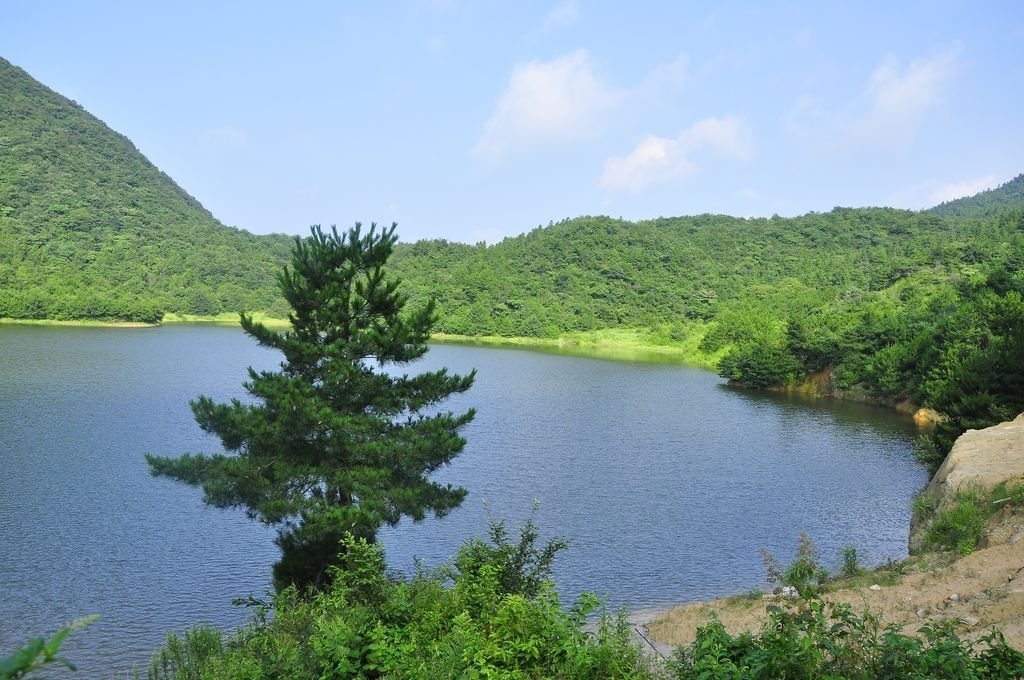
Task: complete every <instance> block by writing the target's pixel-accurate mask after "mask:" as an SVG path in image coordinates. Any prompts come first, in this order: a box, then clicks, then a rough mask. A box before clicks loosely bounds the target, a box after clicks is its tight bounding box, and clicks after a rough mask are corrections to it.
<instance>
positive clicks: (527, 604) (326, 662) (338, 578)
mask: <svg viewBox="0 0 1024 680" xmlns="http://www.w3.org/2000/svg"><path fill="white" fill-rule="evenodd" d="M491 533H492V535H499V536H501V537H502V539H501V540H500V541H499V542H497V543H494V542H492V543H485V542H483V541H474V542H473V543H471V544H466V545H464V546H463V547H462V549H461V550H460V552H459V555H458V557H457V558H456V560H455V565H454V566H453V567H446V568H441V569H438V570H436V571H433V572H421V573H418V574H416V575H415V576H414V577H413V578H411V579H409V580H400V579H395V578H392V577H389V576H388V575H387V574H386V572H385V566H384V556H383V553H382V552H381V550H380V548H379V547H378V546H374V545H371V544H369V543H367V542H366V541H364V540H360V539H355V538H353V537H351V536H348V537H345V538H344V539H343V541H342V544H341V546H339V547H340V549H341V552H342V555H343V556H344V563H343V564H342V565H340V567H339V568H338V569H337V570H336V571H335V572H334V573H335V578H334V579H333V580H332V584H331V586H330V588H329V589H327V590H325V591H323V592H321V593H317V594H316V595H315V596H313V597H311V598H304V597H301V596H300V595H299V594H298V593H297V591H295V590H294V589H288V590H285V591H284V592H282V593H280V594H278V596H277V597H276V598H275V600H274V603H273V610H272V614H273V616H270V614H271V610H270V609H269V608H268V607H266V606H262V607H261V608H260V609H259V610H258V614H257V617H256V619H255V620H254V621H253V622H252V623H251V624H250V625H249V626H247V627H246V628H244V629H242V630H240V631H239V632H238V633H237V634H236V635H234V636H232V637H230V638H229V639H228V640H227V641H226V643H225V644H224V645H223V646H220V645H216V644H212V643H211V642H210V641H209V640H208V639H207V636H205V635H202V634H198V633H187V634H186V635H185V636H184V637H180V638H179V637H177V636H174V637H171V638H169V641H168V644H167V645H165V647H164V648H163V649H162V650H160V652H158V653H157V654H156V655H155V656H154V660H153V664H152V665H151V666H150V669H149V672H148V676H149V678H151V679H152V680H156V679H158V678H159V679H163V678H204V679H207V680H214V679H227V678H251V679H253V680H256V679H258V678H268V679H269V678H274V679H275V680H277V679H278V678H396V679H398V678H417V679H420V680H431V679H438V680H440V679H450V680H455V679H456V678H509V679H512V678H537V679H540V678H564V679H565V680H571V679H573V678H579V679H580V680H590V679H591V678H608V679H609V680H612V679H615V678H622V679H623V680H625V679H630V678H637V679H640V678H653V677H656V676H655V674H654V671H653V668H652V664H651V660H650V659H647V658H645V657H644V656H643V654H642V653H641V652H640V649H639V647H638V645H637V641H636V640H635V639H634V638H633V637H632V635H631V630H630V626H629V623H628V621H627V620H626V619H625V617H624V616H613V615H610V614H608V613H604V614H603V615H602V616H601V618H600V620H599V622H598V623H597V625H596V626H594V629H593V630H592V631H589V630H586V629H585V626H586V625H587V623H588V617H589V616H590V615H591V614H593V613H596V612H597V610H598V607H599V604H600V603H599V601H598V600H597V598H595V597H594V596H592V595H583V596H581V597H580V598H579V599H578V600H577V602H576V603H574V605H573V606H571V607H569V608H565V607H562V606H561V604H560V602H559V599H558V596H557V594H556V593H555V591H554V586H553V584H552V583H551V582H550V580H549V567H550V561H548V562H547V563H546V566H545V565H542V564H541V563H539V562H537V561H535V560H531V559H528V560H526V561H525V562H523V563H517V562H516V561H515V560H512V561H510V560H509V557H510V556H511V555H513V554H518V555H544V554H549V553H550V554H551V555H553V553H552V552H551V550H552V548H553V549H554V550H555V551H557V549H558V548H557V545H555V544H554V543H548V544H547V545H545V546H541V545H539V544H538V543H537V534H536V531H535V529H533V528H532V522H528V523H527V525H526V526H524V527H522V528H521V530H520V537H519V541H518V542H516V543H512V542H511V541H508V540H506V538H507V537H506V536H505V533H504V528H503V527H501V528H499V526H498V525H492V532H491ZM535 579H539V580H536V581H535ZM512 584H520V585H522V586H523V587H522V588H517V587H510V586H511V585H512ZM197 631H202V629H197ZM193 647H194V648H195V651H196V653H192V648H193Z"/></svg>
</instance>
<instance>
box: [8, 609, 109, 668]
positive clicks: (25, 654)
mask: <svg viewBox="0 0 1024 680" xmlns="http://www.w3.org/2000/svg"><path fill="white" fill-rule="evenodd" d="M98 618H99V615H98V614H93V615H92V616H86V617H84V618H81V619H78V620H77V621H74V622H72V623H71V624H69V625H67V626H65V627H64V628H61V629H60V630H59V631H57V632H56V633H55V634H54V635H53V637H51V638H50V639H49V640H47V639H45V638H39V637H37V638H32V639H31V640H29V641H28V642H26V643H25V644H24V645H22V647H21V648H19V649H18V650H16V651H15V652H14V654H12V655H10V656H8V657H4V658H2V659H0V680H16V679H17V678H24V677H26V676H28V675H29V674H30V673H33V672H35V671H38V670H40V669H42V668H43V667H45V666H62V667H64V668H67V669H69V670H72V671H74V670H77V669H76V668H75V665H74V664H73V663H71V662H70V661H68V660H67V659H65V658H64V657H62V656H57V655H58V654H59V653H60V647H61V645H62V644H64V641H65V640H66V639H67V638H68V636H69V635H71V633H74V632H75V631H78V630H81V629H83V628H85V627H86V626H88V625H89V624H91V623H92V622H93V621H95V620H96V619H98Z"/></svg>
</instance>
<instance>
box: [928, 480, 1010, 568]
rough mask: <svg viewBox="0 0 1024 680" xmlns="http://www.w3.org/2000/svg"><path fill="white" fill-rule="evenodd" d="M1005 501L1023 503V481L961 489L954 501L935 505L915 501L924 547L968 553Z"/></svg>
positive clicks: (962, 553) (977, 542) (981, 536)
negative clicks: (993, 486) (938, 505)
mask: <svg viewBox="0 0 1024 680" xmlns="http://www.w3.org/2000/svg"><path fill="white" fill-rule="evenodd" d="M1003 503H1009V505H1010V507H1016V506H1018V505H1019V504H1021V503H1024V484H1016V485H1013V486H1009V487H1008V486H1007V485H1006V483H1005V482H1004V483H1002V484H999V485H998V486H996V487H995V488H994V489H992V490H990V491H981V490H979V489H977V488H963V489H958V490H957V492H956V493H955V494H954V495H953V503H952V504H951V505H950V506H949V507H946V508H936V507H935V505H934V502H932V503H930V504H926V503H924V502H921V503H920V507H917V505H915V518H916V519H917V521H920V522H923V523H924V525H925V529H924V534H923V541H922V547H923V548H924V549H925V550H955V551H956V552H958V553H960V554H961V555H969V554H970V553H972V552H974V550H975V549H976V548H977V547H978V545H979V543H980V542H981V539H982V538H983V537H984V535H985V527H986V524H987V522H988V520H989V518H991V517H992V515H994V514H995V513H996V512H997V511H999V509H1000V508H1002V507H1003Z"/></svg>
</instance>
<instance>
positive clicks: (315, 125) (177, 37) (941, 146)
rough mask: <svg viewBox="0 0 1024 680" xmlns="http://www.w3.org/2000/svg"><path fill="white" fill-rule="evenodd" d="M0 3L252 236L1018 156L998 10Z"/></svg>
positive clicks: (911, 204) (951, 179)
mask: <svg viewBox="0 0 1024 680" xmlns="http://www.w3.org/2000/svg"><path fill="white" fill-rule="evenodd" d="M0 10H2V11H0V57H3V58H5V59H7V60H8V61H10V62H11V63H13V64H15V65H16V66H19V67H21V68H23V69H25V70H26V71H27V72H28V73H29V74H30V75H31V76H32V77H34V78H35V79H37V80H39V81H40V82H42V83H43V84H45V85H46V86H48V87H50V88H51V89H53V90H55V91H57V92H59V93H61V94H63V95H65V96H67V97H69V98H71V99H73V100H75V101H76V102H78V103H79V104H80V105H81V106H83V107H84V108H85V109H86V110H87V111H89V112H90V113H91V114H93V115H95V116H96V117H98V118H99V119H101V120H102V121H103V122H105V123H106V124H107V125H108V126H109V127H111V128H112V129H114V130H116V131H117V132H119V133H121V134H123V135H125V136H127V137H128V138H129V139H131V140H132V141H133V142H134V144H135V145H136V147H137V148H138V149H139V150H140V151H141V152H142V153H143V154H145V156H146V157H147V158H148V159H149V160H150V161H151V162H152V163H153V164H154V165H156V166H157V167H158V168H160V169H161V170H163V171H164V172H165V173H167V174H168V175H169V176H170V177H171V178H172V179H174V180H175V181H176V182H177V183H178V184H179V185H180V186H181V187H182V188H184V189H185V190H186V191H187V192H188V193H190V194H191V195H192V196H194V197H195V198H197V199H198V200H199V201H200V202H201V203H202V204H203V205H204V206H205V207H206V208H207V209H208V210H210V212H212V213H213V215H214V216H215V217H216V218H217V219H218V220H220V221H221V222H222V223H224V224H227V225H230V226H234V227H238V228H242V229H246V230H248V231H250V232H253V233H258V234H262V233H270V232H283V233H289V234H303V235H304V234H308V233H309V227H310V226H311V225H314V224H321V225H324V226H328V225H332V224H336V225H338V226H339V227H347V226H350V225H351V224H353V223H355V222H362V223H363V224H369V223H371V222H377V223H379V224H383V225H390V224H391V223H392V222H397V223H398V232H397V233H398V235H399V237H400V239H401V240H402V241H416V240H419V239H447V240H449V241H458V242H462V243H478V242H481V241H485V242H487V243H495V242H498V241H500V240H501V239H503V238H505V237H508V236H515V235H518V234H521V233H524V232H528V231H530V230H532V229H534V228H536V227H538V226H545V225H547V224H549V223H551V222H557V221H559V220H562V219H565V218H572V217H577V216H581V215H609V216H611V217H621V218H624V219H627V220H642V219H650V218H657V217H672V216H679V215H695V214H701V213H721V214H727V215H733V216H738V217H770V216H772V215H773V214H778V215H781V216H794V215H801V214H805V213H808V212H811V211H818V212H825V211H828V210H831V209H832V208H833V207H835V206H844V207H863V206H892V207H897V208H907V209H912V210H918V209H922V208H926V207H929V206H932V205H935V204H937V203H940V202H942V201H945V200H950V199H953V198H956V197H959V196H965V195H971V194H974V193H977V192H978V191H981V190H984V189H987V188H993V187H995V186H998V185H1000V184H1002V183H1004V182H1006V181H1009V180H1010V179H1013V178H1014V177H1015V176H1017V175H1018V174H1020V173H1021V172H1024V134H1022V125H1021V123H1022V122H1024V48H1022V45H1024V2H1020V1H1019V0H1004V1H986V0H970V1H964V2H960V1H956V0H949V1H946V0H928V1H927V2H915V1H909V0H908V1H905V2H900V1H892V0H887V1H885V2H874V1H868V0H866V1H860V2H838V1H837V2H831V1H827V2H822V1H821V0H814V1H812V2H772V1H764V2H760V1H759V2H753V1H751V2H730V1H729V0H725V1H722V2H713V3H706V2H692V1H684V0H671V1H670V0H666V1H664V2H653V1H645V0H634V1H633V2H628V3H626V2H616V1H612V0H606V1H588V0H548V1H546V2H534V1H530V0H519V1H516V2H491V1H487V0H393V1H381V2H355V1H351V2H346V1H343V0H334V1H329V0H293V1H291V2H280V1H277V2H262V1H260V0H249V1H246V2H241V1H231V0H222V1H218V2H212V1H210V0H201V1H194V0H176V1H175V2H160V3H157V2H140V1H139V0H130V1H116V2H115V1H105V0H90V1H88V2H84V1H81V0H48V1H47V2H38V1H37V0H0ZM0 96H2V93H0Z"/></svg>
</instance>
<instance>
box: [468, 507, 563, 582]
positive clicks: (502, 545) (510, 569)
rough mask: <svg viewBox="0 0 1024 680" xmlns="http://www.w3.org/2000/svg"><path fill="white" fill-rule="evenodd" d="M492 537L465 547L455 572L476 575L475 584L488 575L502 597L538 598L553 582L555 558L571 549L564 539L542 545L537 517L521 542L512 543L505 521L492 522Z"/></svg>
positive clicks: (522, 531) (523, 531)
mask: <svg viewBox="0 0 1024 680" xmlns="http://www.w3.org/2000/svg"><path fill="white" fill-rule="evenodd" d="M534 507H535V508H536V507H537V506H536V505H535V506H534ZM489 535H490V543H488V542H486V541H483V540H481V539H479V538H473V539H470V540H469V541H467V542H466V543H465V544H463V545H462V547H461V548H460V549H459V554H458V556H457V557H456V558H455V569H456V570H457V571H458V572H459V573H460V574H463V575H474V576H475V577H476V578H474V579H472V580H473V581H477V580H479V579H480V578H483V575H484V574H485V572H486V575H487V576H486V578H493V579H495V581H496V584H495V586H494V588H495V590H496V592H498V593H499V594H501V595H522V596H523V597H527V598H533V597H537V595H539V594H540V591H541V588H542V587H543V586H544V584H546V583H548V582H549V581H550V580H551V567H552V565H553V564H554V561H555V557H556V556H557V555H558V553H559V552H560V551H562V550H565V549H566V548H568V547H569V544H568V542H566V541H565V540H564V539H560V538H555V539H552V540H550V541H548V542H547V543H546V544H545V545H544V546H543V547H540V546H538V544H537V540H538V538H539V536H540V532H539V531H538V529H537V526H536V524H535V523H534V520H533V517H530V518H529V519H528V520H527V521H526V523H525V524H523V526H522V527H520V529H519V541H518V542H517V543H512V541H511V539H510V538H509V535H508V530H507V529H506V528H505V523H504V522H495V521H491V522H490V528H489Z"/></svg>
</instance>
